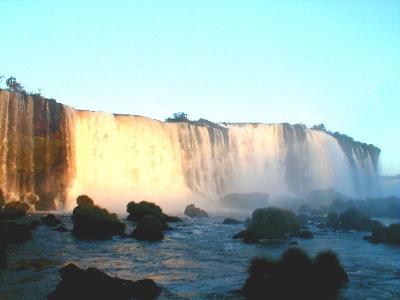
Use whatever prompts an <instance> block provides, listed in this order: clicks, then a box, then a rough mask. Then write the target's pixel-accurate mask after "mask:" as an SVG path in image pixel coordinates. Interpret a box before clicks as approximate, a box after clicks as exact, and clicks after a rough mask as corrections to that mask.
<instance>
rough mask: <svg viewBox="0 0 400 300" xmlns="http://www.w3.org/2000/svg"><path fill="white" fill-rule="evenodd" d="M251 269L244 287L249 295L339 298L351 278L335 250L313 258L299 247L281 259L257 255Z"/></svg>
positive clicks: (292, 297) (248, 296) (271, 297)
mask: <svg viewBox="0 0 400 300" xmlns="http://www.w3.org/2000/svg"><path fill="white" fill-rule="evenodd" d="M248 271H249V274H250V276H249V277H248V279H247V280H246V282H245V284H244V286H243V288H242V290H241V293H242V294H243V295H244V296H245V297H246V298H247V299H267V298H268V299H313V300H317V299H336V296H337V294H338V290H339V289H340V288H341V287H343V286H344V285H345V284H346V283H347V282H348V277H347V273H346V272H345V270H344V269H343V267H342V266H341V265H340V263H339V261H338V259H337V257H336V255H335V254H334V253H332V252H330V251H327V252H323V253H320V254H318V255H317V257H316V258H315V259H314V260H312V259H310V257H308V255H306V254H305V253H304V252H303V251H301V250H300V249H298V248H296V247H291V248H289V249H288V250H286V251H285V252H284V253H283V254H282V257H281V259H280V260H278V261H274V260H269V259H266V258H262V257H257V258H255V259H253V260H252V262H251V264H250V267H249V270H248Z"/></svg>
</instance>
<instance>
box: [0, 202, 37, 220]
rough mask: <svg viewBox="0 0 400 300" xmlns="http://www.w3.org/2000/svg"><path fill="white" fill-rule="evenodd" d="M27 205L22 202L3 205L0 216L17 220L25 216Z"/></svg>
mask: <svg viewBox="0 0 400 300" xmlns="http://www.w3.org/2000/svg"><path fill="white" fill-rule="evenodd" d="M29 208H30V207H29V205H28V204H27V203H25V202H24V201H11V202H7V203H6V204H5V205H4V208H3V212H2V216H3V217H4V218H10V219H11V218H19V217H23V216H25V215H26V213H27V211H28V210H29Z"/></svg>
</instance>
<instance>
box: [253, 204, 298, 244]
mask: <svg viewBox="0 0 400 300" xmlns="http://www.w3.org/2000/svg"><path fill="white" fill-rule="evenodd" d="M301 226H302V223H301V221H300V220H299V218H298V217H297V216H296V215H295V214H294V213H293V212H291V211H289V210H284V209H280V208H275V207H268V208H259V209H256V210H255V211H254V212H253V215H252V221H251V224H250V225H249V226H248V228H247V230H248V231H249V232H250V233H251V234H252V235H253V236H255V237H256V238H258V239H265V238H267V239H282V238H286V237H288V236H289V235H291V234H297V233H298V232H299V230H300V227H301Z"/></svg>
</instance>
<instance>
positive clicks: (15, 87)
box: [6, 76, 25, 93]
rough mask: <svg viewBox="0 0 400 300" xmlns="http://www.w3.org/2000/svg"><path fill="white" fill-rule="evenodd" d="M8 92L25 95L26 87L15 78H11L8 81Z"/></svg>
mask: <svg viewBox="0 0 400 300" xmlns="http://www.w3.org/2000/svg"><path fill="white" fill-rule="evenodd" d="M6 86H7V90H9V91H10V92H18V93H25V90H24V87H23V86H22V84H20V83H19V82H18V81H17V79H16V78H15V77H12V76H10V77H9V78H7V80H6Z"/></svg>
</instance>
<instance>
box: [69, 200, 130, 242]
mask: <svg viewBox="0 0 400 300" xmlns="http://www.w3.org/2000/svg"><path fill="white" fill-rule="evenodd" d="M78 199H82V198H79V197H78ZM72 220H73V223H74V227H73V230H72V234H73V235H75V236H76V237H78V238H80V239H95V240H103V239H109V238H111V236H113V235H123V234H124V232H125V227H126V224H124V223H122V222H121V221H120V220H119V219H118V217H117V215H116V214H112V213H110V212H109V211H108V210H106V209H104V208H101V207H100V206H97V205H94V204H93V203H92V202H90V201H89V202H87V201H83V202H82V201H79V203H78V206H77V207H75V208H74V210H73V214H72Z"/></svg>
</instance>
